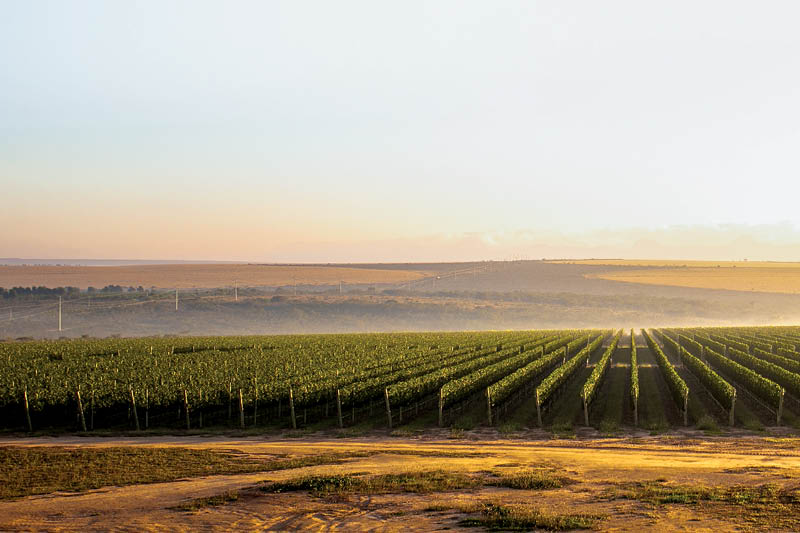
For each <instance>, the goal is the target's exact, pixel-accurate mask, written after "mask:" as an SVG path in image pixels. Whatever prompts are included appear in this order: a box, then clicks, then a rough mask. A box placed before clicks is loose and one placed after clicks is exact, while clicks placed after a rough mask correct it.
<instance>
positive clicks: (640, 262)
mask: <svg viewBox="0 0 800 533" xmlns="http://www.w3.org/2000/svg"><path fill="white" fill-rule="evenodd" d="M546 262H547V263H553V264H561V265H594V266H623V267H667V268H669V267H672V268H679V267H680V268H733V267H736V268H789V269H798V268H800V263H797V262H788V261H787V262H785V261H691V260H686V259H563V260H558V261H546Z"/></svg>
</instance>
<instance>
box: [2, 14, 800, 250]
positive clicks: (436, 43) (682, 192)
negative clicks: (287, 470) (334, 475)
mask: <svg viewBox="0 0 800 533" xmlns="http://www.w3.org/2000/svg"><path fill="white" fill-rule="evenodd" d="M798 21H800V2H796V1H785V2H779V1H770V2H734V1H730V0H726V1H719V2H702V1H696V0H693V1H686V2H679V1H670V2H660V3H655V2H642V1H640V0H638V1H637V0H634V1H629V2H597V1H570V2H564V1H552V2H534V1H522V2H510V1H498V2H486V1H480V2H479V1H465V0H459V1H452V2H445V1H433V2H431V1H426V2H423V1H409V0H403V1H399V2H376V1H374V0H366V1H363V2H354V1H337V2H330V1H319V2H311V1H299V0H292V1H285V2H279V1H257V2H243V1H227V2H222V1H220V2H203V1H199V0H191V1H188V2H169V1H157V2H144V1H137V2H107V1H99V2H81V1H73V2H62V1H56V2H42V1H32V2H25V1H19V2H11V1H8V2H3V3H2V4H0V190H1V191H2V199H3V202H2V209H0V257H13V256H22V257H103V258H175V259H192V258H203V259H244V260H267V261H347V260H353V261H365V260H402V259H405V258H408V259H410V260H426V259H429V260H442V259H485V258H491V257H494V258H507V257H512V256H522V257H543V256H547V257H553V256H573V257H580V256H598V255H607V254H613V255H614V256H617V257H622V256H628V257H646V256H660V257H668V256H669V257H682V258H693V257H694V258H720V259H727V258H738V257H749V258H752V259H798V260H800V231H799V230H798V229H797V228H800V194H798V193H799V192H800V185H798V178H800V96H798V95H800V67H799V66H798V65H800V63H798V58H799V57H800V31H798V30H797V25H798ZM712 256H713V257H712Z"/></svg>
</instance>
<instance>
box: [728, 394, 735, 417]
mask: <svg viewBox="0 0 800 533" xmlns="http://www.w3.org/2000/svg"><path fill="white" fill-rule="evenodd" d="M734 407H736V389H733V398H731V410H730V411H729V412H728V425H729V426H732V425H733V420H734V419H733V408H734Z"/></svg>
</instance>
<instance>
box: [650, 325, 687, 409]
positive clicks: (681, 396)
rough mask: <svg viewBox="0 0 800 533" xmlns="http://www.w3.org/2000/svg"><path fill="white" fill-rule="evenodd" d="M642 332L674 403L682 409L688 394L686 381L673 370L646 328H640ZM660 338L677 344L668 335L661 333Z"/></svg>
mask: <svg viewBox="0 0 800 533" xmlns="http://www.w3.org/2000/svg"><path fill="white" fill-rule="evenodd" d="M642 333H644V339H645V341H646V342H647V346H648V347H649V348H650V351H651V352H653V356H654V357H655V359H656V363H657V364H658V367H659V368H660V369H661V372H662V373H663V374H664V379H665V380H666V382H667V386H668V387H669V390H670V392H671V393H672V398H673V399H674V400H675V403H676V404H677V405H678V407H679V408H680V409H684V407H685V405H686V398H687V397H688V396H689V387H688V386H687V385H686V382H685V381H683V378H681V377H680V376H679V375H678V373H677V372H676V371H675V367H674V366H673V365H672V363H670V362H669V359H667V356H666V355H665V354H664V352H663V351H662V350H661V347H660V346H659V345H658V344H656V342H655V341H654V340H653V339H652V337H650V334H649V333H648V332H647V331H646V330H642ZM662 338H663V339H664V342H665V343H673V344H675V345H676V346H677V344H676V343H675V341H674V340H672V339H671V338H670V337H668V336H666V335H663V336H662Z"/></svg>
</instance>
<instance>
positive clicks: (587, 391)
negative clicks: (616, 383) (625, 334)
mask: <svg viewBox="0 0 800 533" xmlns="http://www.w3.org/2000/svg"><path fill="white" fill-rule="evenodd" d="M621 336H622V330H619V331H618V332H617V334H616V335H614V338H613V339H612V341H611V344H609V345H608V348H606V351H605V352H604V353H603V355H602V356H601V357H600V361H598V362H597V364H596V365H595V367H594V369H593V370H592V373H591V374H589V377H588V378H587V379H586V383H584V384H583V389H582V391H581V397H582V398H583V401H584V402H586V403H587V404H589V403H591V401H592V400H593V399H594V395H595V394H596V393H597V389H598V388H599V387H600V383H601V382H602V380H603V377H604V376H605V374H606V371H607V370H608V366H609V364H610V362H611V356H612V355H614V352H615V351H616V350H617V343H619V339H620V337H621Z"/></svg>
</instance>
